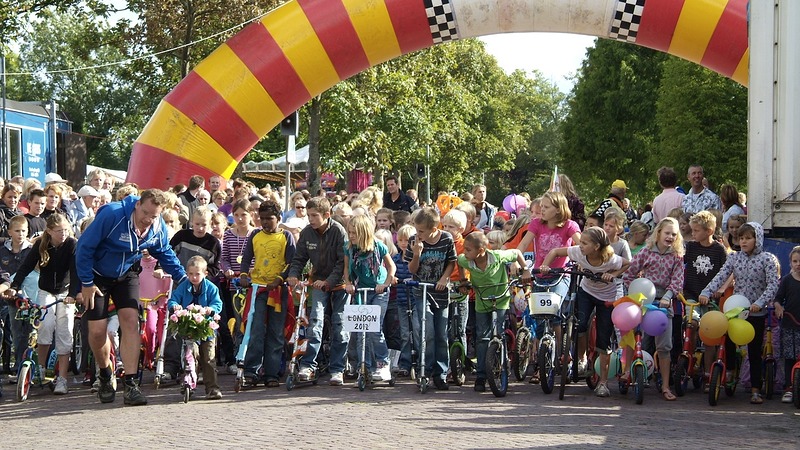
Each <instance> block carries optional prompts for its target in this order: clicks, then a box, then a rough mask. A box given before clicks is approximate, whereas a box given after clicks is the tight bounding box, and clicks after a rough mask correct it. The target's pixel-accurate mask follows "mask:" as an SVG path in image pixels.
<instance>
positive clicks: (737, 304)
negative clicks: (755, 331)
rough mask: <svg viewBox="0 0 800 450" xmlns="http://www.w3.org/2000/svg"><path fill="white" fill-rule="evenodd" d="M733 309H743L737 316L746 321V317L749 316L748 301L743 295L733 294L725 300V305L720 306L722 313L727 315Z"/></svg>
mask: <svg viewBox="0 0 800 450" xmlns="http://www.w3.org/2000/svg"><path fill="white" fill-rule="evenodd" d="M734 308H744V311H742V313H741V314H739V318H740V319H747V316H749V315H750V300H748V299H747V297H745V296H744V295H741V294H733V295H731V296H730V297H728V299H727V300H725V304H724V305H722V312H723V313H727V312H729V311H730V310H732V309H734Z"/></svg>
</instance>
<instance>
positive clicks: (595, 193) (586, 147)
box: [559, 39, 666, 209]
mask: <svg viewBox="0 0 800 450" xmlns="http://www.w3.org/2000/svg"><path fill="white" fill-rule="evenodd" d="M665 58H666V55H665V54H663V53H658V52H656V51H654V50H650V49H646V48H643V47H638V46H634V45H629V44H624V43H621V42H617V41H611V40H605V39H598V40H597V41H595V47H594V48H591V49H589V50H588V52H587V58H586V59H585V60H584V61H583V64H582V65H581V68H580V69H579V71H578V82H577V83H576V85H575V88H574V89H573V91H572V97H571V99H570V100H569V115H568V116H567V118H566V120H565V121H564V126H563V133H564V144H563V147H562V152H561V164H559V168H560V169H561V170H562V171H564V172H565V173H568V174H569V175H570V178H571V179H572V180H573V182H574V183H575V185H576V187H577V189H578V190H579V192H581V193H582V195H583V196H585V198H584V201H585V203H586V204H587V209H590V208H591V207H592V206H590V205H593V204H594V203H595V202H598V201H599V200H600V199H602V198H604V197H605V195H606V194H607V193H608V190H609V188H610V185H611V182H612V181H614V180H615V179H617V178H621V179H624V180H625V181H626V183H627V184H628V188H629V195H630V197H631V198H633V199H634V204H636V203H637V201H640V200H642V199H643V198H645V197H648V200H650V199H652V197H651V196H650V191H649V190H648V189H646V187H647V185H648V182H649V180H651V179H653V178H654V175H653V173H652V172H650V171H648V170H647V165H646V164H643V163H644V162H646V161H648V155H649V153H650V151H652V148H653V146H654V144H655V140H656V137H657V136H658V129H657V124H656V120H655V114H656V101H657V99H658V88H659V86H660V82H661V74H662V62H663V61H664V59H665Z"/></svg>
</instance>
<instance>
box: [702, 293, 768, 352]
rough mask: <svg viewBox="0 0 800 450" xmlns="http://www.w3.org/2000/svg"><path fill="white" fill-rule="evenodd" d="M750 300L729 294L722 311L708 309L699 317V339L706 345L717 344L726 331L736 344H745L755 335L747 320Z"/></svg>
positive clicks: (720, 341)
mask: <svg viewBox="0 0 800 450" xmlns="http://www.w3.org/2000/svg"><path fill="white" fill-rule="evenodd" d="M749 310H750V301H749V300H748V299H747V297H745V296H743V295H739V294H736V295H731V296H730V297H728V299H727V300H726V301H725V303H724V305H723V307H722V311H709V312H707V313H705V314H703V317H702V318H701V319H700V331H699V334H700V339H702V340H703V343H705V344H706V345H719V344H720V343H722V337H723V336H724V335H725V334H726V333H727V334H728V338H729V339H730V340H731V341H732V342H733V343H734V344H736V345H746V344H749V343H750V341H752V340H753V338H754V337H755V336H756V330H755V328H753V325H752V324H751V323H750V322H748V321H747V320H746V319H747V316H748V314H749Z"/></svg>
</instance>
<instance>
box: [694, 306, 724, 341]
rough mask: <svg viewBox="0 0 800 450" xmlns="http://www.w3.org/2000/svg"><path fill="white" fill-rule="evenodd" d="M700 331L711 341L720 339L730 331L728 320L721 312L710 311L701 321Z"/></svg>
mask: <svg viewBox="0 0 800 450" xmlns="http://www.w3.org/2000/svg"><path fill="white" fill-rule="evenodd" d="M700 330H701V331H702V332H703V335H705V336H708V337H709V338H711V339H717V338H720V337H722V335H723V334H725V333H726V332H727V331H728V319H727V318H726V317H725V314H723V313H721V312H720V311H709V312H707V313H705V314H703V317H702V318H701V319H700Z"/></svg>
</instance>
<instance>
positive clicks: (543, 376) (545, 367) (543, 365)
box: [538, 340, 555, 394]
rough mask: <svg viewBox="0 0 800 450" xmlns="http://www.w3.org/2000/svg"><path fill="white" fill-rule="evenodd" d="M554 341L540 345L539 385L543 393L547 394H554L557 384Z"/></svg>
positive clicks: (543, 342)
mask: <svg viewBox="0 0 800 450" xmlns="http://www.w3.org/2000/svg"><path fill="white" fill-rule="evenodd" d="M553 352H555V349H553V341H551V340H546V341H542V342H541V343H540V344H539V353H538V360H539V384H541V385H542V391H543V392H544V393H545V394H552V393H553V385H554V384H555V379H554V378H555V377H554V375H555V371H554V370H553V360H554V358H553Z"/></svg>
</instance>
